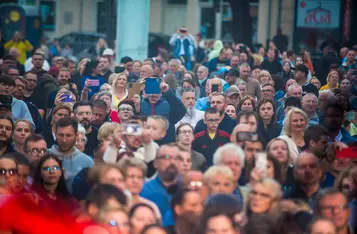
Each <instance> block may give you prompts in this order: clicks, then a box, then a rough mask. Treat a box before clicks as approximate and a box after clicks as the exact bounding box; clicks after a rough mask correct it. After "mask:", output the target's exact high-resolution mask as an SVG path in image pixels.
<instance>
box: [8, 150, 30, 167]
mask: <svg viewBox="0 0 357 234" xmlns="http://www.w3.org/2000/svg"><path fill="white" fill-rule="evenodd" d="M12 155H13V156H14V158H15V160H16V162H17V165H25V166H27V167H29V168H31V163H30V160H29V159H28V158H27V157H26V156H25V155H23V154H22V153H19V152H12Z"/></svg>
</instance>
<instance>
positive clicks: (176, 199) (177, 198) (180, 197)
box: [171, 187, 195, 217]
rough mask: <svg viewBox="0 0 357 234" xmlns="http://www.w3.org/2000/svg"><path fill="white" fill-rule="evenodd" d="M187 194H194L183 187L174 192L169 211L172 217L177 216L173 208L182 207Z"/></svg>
mask: <svg viewBox="0 0 357 234" xmlns="http://www.w3.org/2000/svg"><path fill="white" fill-rule="evenodd" d="M189 192H195V191H193V190H190V189H185V188H183V187H179V188H178V189H177V190H176V193H175V194H174V196H173V197H172V199H171V209H172V211H173V214H174V217H176V216H177V214H176V213H175V206H179V205H182V204H183V203H184V202H185V198H186V195H187V194H188V193H189Z"/></svg>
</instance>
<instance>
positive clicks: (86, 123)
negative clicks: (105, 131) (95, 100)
mask: <svg viewBox="0 0 357 234" xmlns="http://www.w3.org/2000/svg"><path fill="white" fill-rule="evenodd" d="M75 118H76V119H77V121H78V122H79V123H80V124H81V125H82V126H83V127H84V128H85V129H88V128H90V126H91V125H92V121H93V111H92V108H91V107H90V106H78V108H77V110H76V112H75Z"/></svg>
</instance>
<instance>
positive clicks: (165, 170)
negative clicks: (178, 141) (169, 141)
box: [154, 146, 182, 182]
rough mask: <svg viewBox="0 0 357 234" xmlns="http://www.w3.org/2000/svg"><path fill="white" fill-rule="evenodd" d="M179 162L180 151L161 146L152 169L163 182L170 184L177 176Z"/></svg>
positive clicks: (173, 147) (171, 147)
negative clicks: (154, 169)
mask: <svg viewBox="0 0 357 234" xmlns="http://www.w3.org/2000/svg"><path fill="white" fill-rule="evenodd" d="M181 161H182V158H181V156H180V150H179V149H178V148H177V147H175V146H162V147H161V148H160V149H159V152H158V154H157V157H156V159H155V161H154V167H155V168H156V169H157V171H158V173H159V175H160V177H161V179H162V180H163V181H167V182H171V181H174V180H175V179H176V178H177V176H178V175H179V169H180V163H181Z"/></svg>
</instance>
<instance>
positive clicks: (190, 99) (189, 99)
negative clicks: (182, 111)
mask: <svg viewBox="0 0 357 234" xmlns="http://www.w3.org/2000/svg"><path fill="white" fill-rule="evenodd" d="M181 100H182V102H183V104H184V105H185V107H186V108H192V107H194V106H195V101H196V97H195V93H194V92H184V93H183V95H182V98H181Z"/></svg>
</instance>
